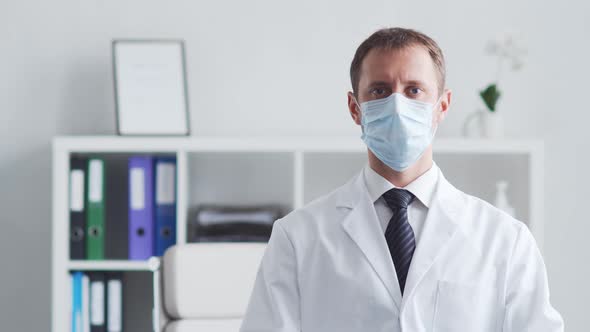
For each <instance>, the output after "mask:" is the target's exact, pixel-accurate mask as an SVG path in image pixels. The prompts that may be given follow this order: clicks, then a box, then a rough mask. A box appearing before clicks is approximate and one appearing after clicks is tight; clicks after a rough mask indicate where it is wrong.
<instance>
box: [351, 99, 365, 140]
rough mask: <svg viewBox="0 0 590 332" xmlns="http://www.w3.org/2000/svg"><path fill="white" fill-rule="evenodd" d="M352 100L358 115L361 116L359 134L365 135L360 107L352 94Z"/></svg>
mask: <svg viewBox="0 0 590 332" xmlns="http://www.w3.org/2000/svg"><path fill="white" fill-rule="evenodd" d="M352 100H354V104H355V105H356V107H357V109H358V111H359V114H360V116H361V134H363V135H364V134H365V128H364V126H363V122H362V118H363V109H362V108H361V105H360V104H359V102H358V101H357V100H356V97H355V96H354V94H353V95H352Z"/></svg>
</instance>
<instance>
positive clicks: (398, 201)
mask: <svg viewBox="0 0 590 332" xmlns="http://www.w3.org/2000/svg"><path fill="white" fill-rule="evenodd" d="M383 199H385V202H386V203H387V205H388V206H389V208H390V209H392V210H397V209H407V208H408V205H410V203H412V201H413V200H414V195H413V194H412V193H411V192H409V191H407V190H405V189H399V188H392V189H390V190H388V191H387V192H385V193H384V194H383Z"/></svg>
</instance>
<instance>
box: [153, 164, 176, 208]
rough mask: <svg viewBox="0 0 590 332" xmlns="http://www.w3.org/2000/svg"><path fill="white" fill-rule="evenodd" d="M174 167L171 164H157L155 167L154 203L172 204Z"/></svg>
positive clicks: (174, 193) (174, 191) (173, 199)
mask: <svg viewBox="0 0 590 332" xmlns="http://www.w3.org/2000/svg"><path fill="white" fill-rule="evenodd" d="M175 173H176V166H175V165H174V164H172V163H158V164H157V167H156V203H157V204H174V202H175V200H176V186H175V178H176V176H175Z"/></svg>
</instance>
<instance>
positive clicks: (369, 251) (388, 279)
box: [338, 172, 402, 310]
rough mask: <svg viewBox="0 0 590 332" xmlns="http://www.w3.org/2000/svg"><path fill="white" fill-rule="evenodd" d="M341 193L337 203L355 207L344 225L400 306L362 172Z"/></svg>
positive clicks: (399, 297)
mask: <svg viewBox="0 0 590 332" xmlns="http://www.w3.org/2000/svg"><path fill="white" fill-rule="evenodd" d="M342 193H343V195H342V199H341V200H340V202H339V204H338V206H340V207H347V208H352V210H351V211H350V213H349V214H348V215H347V216H346V217H345V218H344V220H343V221H342V227H343V228H344V230H345V231H346V233H347V234H348V235H349V236H350V237H351V238H352V240H353V241H354V242H355V243H356V245H357V246H358V248H359V249H360V250H361V251H362V252H363V254H364V256H365V258H366V259H367V260H368V261H369V263H370V265H371V267H372V268H373V270H374V271H375V272H376V273H377V275H378V276H379V278H380V279H381V281H382V282H383V285H384V286H385V288H386V289H387V291H388V292H389V294H390V295H391V297H392V299H393V302H394V303H395V305H396V307H397V308H398V310H399V308H400V307H401V300H402V296H401V291H400V288H399V283H398V281H397V276H396V274H395V268H394V266H393V262H392V260H391V256H390V254H389V249H388V247H387V242H386V241H385V235H384V234H383V232H382V229H381V226H380V225H379V220H378V218H377V214H376V213H375V207H374V205H373V202H371V200H370V197H369V194H368V192H367V189H366V186H365V182H364V178H363V173H362V172H361V174H360V175H358V176H357V178H356V179H355V180H354V181H352V182H350V183H349V184H347V185H345V187H344V188H343V192H342Z"/></svg>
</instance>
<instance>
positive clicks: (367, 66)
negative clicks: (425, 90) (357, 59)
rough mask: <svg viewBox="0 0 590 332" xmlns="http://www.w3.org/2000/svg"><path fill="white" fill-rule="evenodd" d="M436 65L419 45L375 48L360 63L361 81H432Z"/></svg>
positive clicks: (433, 80) (434, 81)
mask: <svg viewBox="0 0 590 332" xmlns="http://www.w3.org/2000/svg"><path fill="white" fill-rule="evenodd" d="M436 75H437V74H436V67H435V65H434V62H433V61H432V58H431V57H430V54H429V53H428V50H426V49H425V48H424V47H422V46H420V45H413V46H408V47H404V48H400V49H384V48H375V49H372V50H371V51H369V53H368V54H367V56H366V57H365V59H363V62H362V64H361V81H365V82H367V81H368V80H370V81H391V80H404V81H406V80H410V81H427V82H428V81H432V83H433V84H436V79H437V76H436Z"/></svg>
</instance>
